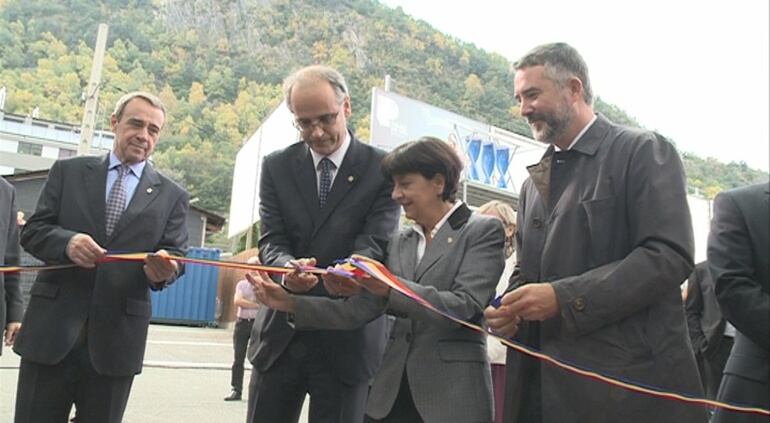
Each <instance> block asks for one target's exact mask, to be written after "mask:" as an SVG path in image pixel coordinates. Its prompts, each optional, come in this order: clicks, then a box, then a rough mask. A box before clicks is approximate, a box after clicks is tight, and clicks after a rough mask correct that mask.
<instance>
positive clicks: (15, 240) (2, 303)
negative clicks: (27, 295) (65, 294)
mask: <svg viewBox="0 0 770 423" xmlns="http://www.w3.org/2000/svg"><path fill="white" fill-rule="evenodd" d="M0 207H2V210H0V260H2V264H3V265H4V266H16V265H18V264H19V226H18V225H17V224H16V191H15V190H14V189H13V186H12V185H11V184H9V183H8V182H7V181H6V180H5V179H3V178H0ZM22 313H23V311H22V302H21V288H20V287H19V274H18V273H0V354H2V353H3V339H2V338H3V334H4V333H5V325H6V324H7V323H9V322H20V321H21V316H22Z"/></svg>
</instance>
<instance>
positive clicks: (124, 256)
mask: <svg viewBox="0 0 770 423" xmlns="http://www.w3.org/2000/svg"><path fill="white" fill-rule="evenodd" d="M147 255H148V253H119V254H118V253H115V254H107V255H106V256H105V257H104V258H103V259H102V260H100V262H101V263H107V262H113V261H135V262H143V261H144V259H145V257H146V256H147ZM169 258H170V259H172V260H175V261H177V262H180V263H189V264H200V265H206V266H218V267H224V268H230V269H241V270H248V271H253V272H266V273H270V274H286V273H291V272H293V271H295V270H300V271H302V272H307V273H314V274H319V275H323V274H326V273H337V274H340V275H343V276H356V275H361V274H362V273H361V272H363V273H365V274H368V275H369V276H371V277H373V278H375V279H377V280H380V281H382V282H383V283H385V284H387V285H388V286H389V287H391V288H392V289H395V290H396V291H398V292H400V293H401V294H403V295H405V296H407V297H409V298H411V299H412V300H414V301H416V302H417V303H419V304H420V305H422V306H423V307H425V308H427V309H428V310H431V311H432V312H434V313H437V314H439V315H441V316H444V317H445V318H447V319H450V320H452V321H453V322H455V323H457V324H459V325H462V326H465V327H467V328H469V329H471V330H475V331H477V332H482V333H485V334H488V335H490V336H492V337H494V338H496V339H497V340H499V341H500V342H502V343H503V344H505V345H507V346H508V347H510V348H513V349H514V350H516V351H518V352H519V353H522V354H525V355H528V356H531V357H534V358H536V359H538V360H541V361H544V362H547V363H550V364H552V365H554V366H556V367H559V368H561V369H564V370H566V371H569V372H571V373H574V374H577V375H580V376H583V377H586V378H589V379H594V380H598V381H600V382H603V383H606V384H609V385H613V386H617V387H620V388H623V389H626V390H629V391H632V392H638V393H642V394H647V395H651V396H654V397H657V398H664V399H668V400H673V401H680V402H685V403H690V404H697V405H704V406H709V407H715V408H722V409H726V410H731V411H736V412H743V413H751V414H759V415H764V416H770V410H765V409H763V408H758V407H746V406H741V405H735V404H729V403H725V402H720V401H714V400H709V399H706V398H697V397H694V396H690V395H686V394H681V393H677V392H669V391H666V390H664V389H660V388H656V387H649V386H644V385H642V384H640V383H636V382H632V381H624V380H621V379H619V378H616V377H612V376H607V375H603V374H601V373H598V372H596V371H593V370H590V369H586V368H582V367H579V366H577V365H575V364H572V363H568V362H566V361H564V360H561V359H559V358H556V357H551V356H549V355H547V354H544V353H542V352H540V351H538V350H536V349H534V348H531V347H528V346H526V345H523V344H521V343H518V342H516V341H514V340H512V339H509V338H506V337H503V336H500V335H498V334H495V333H493V332H490V331H488V330H486V329H485V328H483V327H482V326H479V325H476V324H473V323H469V322H466V321H464V320H462V319H458V318H456V317H454V316H452V315H451V314H449V313H447V312H445V311H443V310H439V309H438V308H436V307H435V306H433V304H431V303H429V302H428V301H426V300H425V299H424V298H422V297H420V296H419V295H417V293H415V292H414V291H412V290H411V289H410V288H409V287H408V286H407V285H406V284H404V283H403V282H401V281H400V280H399V279H398V278H397V277H396V276H395V275H393V274H392V273H391V272H390V270H388V269H387V267H385V266H384V265H383V264H382V263H380V262H378V261H376V260H372V259H370V258H368V257H364V256H359V255H353V256H352V257H351V258H350V259H349V260H347V261H346V262H345V263H344V264H343V265H342V266H341V268H339V269H331V268H330V269H320V268H316V267H300V268H294V267H276V266H265V265H261V264H248V263H241V262H233V261H224V260H212V259H201V258H192V257H176V256H169ZM73 267H77V265H75V264H64V265H48V266H0V273H13V272H27V271H44V270H46V271H49V270H60V269H66V268H73Z"/></svg>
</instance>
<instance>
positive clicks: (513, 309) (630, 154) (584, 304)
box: [486, 43, 706, 423]
mask: <svg viewBox="0 0 770 423" xmlns="http://www.w3.org/2000/svg"><path fill="white" fill-rule="evenodd" d="M515 69H516V74H515V77H514V91H515V95H516V98H517V99H518V100H519V103H520V107H521V114H522V116H524V117H525V118H526V119H527V120H528V121H529V124H530V126H531V128H532V132H533V133H534V135H535V138H536V139H537V140H539V141H542V142H545V143H548V144H550V145H549V147H548V149H547V150H546V152H545V154H544V155H543V157H542V159H541V160H540V162H539V163H537V164H535V165H532V166H529V167H528V170H529V174H530V178H528V179H527V180H526V181H525V182H524V184H523V186H522V188H521V195H520V196H519V210H518V224H517V228H518V231H517V234H516V244H517V248H516V251H517V252H518V260H517V263H518V264H517V265H516V268H515V270H514V274H513V276H512V278H511V286H510V287H509V288H508V289H509V292H508V293H507V294H506V295H505V296H504V297H503V299H502V306H501V307H500V308H499V309H495V308H488V309H487V312H486V315H487V319H488V323H489V326H490V327H492V328H493V329H495V330H497V331H499V332H501V333H503V334H506V335H509V336H513V335H516V336H517V337H518V339H519V340H520V341H521V342H524V343H526V344H528V345H530V346H533V347H535V348H538V349H541V350H542V351H544V352H545V353H546V354H549V355H553V356H556V357H559V358H561V359H563V360H566V361H568V362H571V363H575V364H577V365H580V366H584V367H588V368H591V369H594V370H597V371H599V372H602V373H604V374H607V375H611V376H615V377H618V378H622V379H625V380H631V381H635V382H640V383H643V384H646V385H651V386H656V387H658V388H660V389H665V390H671V391H676V392H683V393H688V394H690V395H702V389H701V387H700V382H699V379H698V374H697V368H696V365H695V359H694V356H693V353H692V351H691V348H690V344H689V342H688V340H687V328H686V326H685V319H684V313H683V307H682V299H681V292H680V288H679V285H680V284H681V282H682V281H684V280H685V278H687V276H688V275H689V274H690V272H691V271H692V268H693V249H694V246H693V235H692V224H691V222H690V213H689V212H688V207H687V199H686V191H685V177H684V170H683V167H682V162H681V160H680V159H679V155H678V154H677V152H676V149H675V148H674V146H673V145H671V143H670V142H668V141H667V140H666V139H664V138H663V137H661V136H660V135H658V134H655V133H653V132H649V131H643V130H639V129H633V128H626V127H622V126H618V125H615V124H614V123H612V122H610V121H609V120H607V119H606V118H604V117H603V116H601V115H596V114H595V113H594V110H593V106H592V100H593V93H592V90H591V84H590V80H589V78H588V69H587V66H586V64H585V62H584V61H583V59H582V57H581V56H580V54H579V53H578V52H577V51H576V50H575V49H574V48H572V47H571V46H569V45H567V44H564V43H555V44H547V45H543V46H540V47H536V48H535V49H533V50H532V51H530V52H529V53H527V54H526V55H524V57H522V59H520V60H519V61H518V62H517V63H516V65H515ZM519 325H521V328H519ZM506 367H507V371H508V375H507V377H506V383H507V386H508V388H507V391H508V393H507V399H508V401H507V402H506V407H505V409H506V410H505V415H506V417H505V421H516V422H542V423H557V422H558V423H570V422H575V423H578V422H581V423H582V422H625V423H631V422H639V423H647V422H671V423H678V422H704V421H705V420H706V413H705V411H704V410H703V409H702V408H701V407H698V406H692V405H688V404H681V403H676V402H673V401H665V400H659V399H654V398H652V397H649V396H647V395H643V394H637V393H633V392H630V391H627V390H624V389H621V388H617V387H612V386H608V385H606V384H603V383H597V382H596V381H593V380H590V379H586V378H582V377H579V376H576V375H574V374H570V373H566V372H564V371H561V370H559V369H557V368H555V367H553V366H548V365H541V364H540V363H539V362H536V361H533V359H532V358H530V357H526V356H523V355H522V354H519V353H517V352H515V351H513V350H509V352H508V359H507V363H506Z"/></svg>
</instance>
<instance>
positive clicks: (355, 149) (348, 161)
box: [313, 136, 366, 236]
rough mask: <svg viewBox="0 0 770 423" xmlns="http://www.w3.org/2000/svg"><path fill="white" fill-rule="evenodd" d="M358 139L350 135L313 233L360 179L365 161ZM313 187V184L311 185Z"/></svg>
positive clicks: (314, 232)
mask: <svg viewBox="0 0 770 423" xmlns="http://www.w3.org/2000/svg"><path fill="white" fill-rule="evenodd" d="M358 143H359V141H358V140H356V139H355V138H353V137H352V136H351V138H350V147H348V151H347V152H346V153H345V158H343V159H342V164H341V165H340V168H339V169H338V170H337V175H336V176H335V177H334V183H333V184H332V189H331V191H329V197H328V198H327V200H326V205H325V206H324V208H322V209H320V210H319V214H318V220H316V224H315V229H314V230H313V235H314V236H315V234H316V232H317V231H318V229H319V228H320V227H321V226H323V224H324V222H325V221H326V219H327V218H328V217H329V216H330V215H331V214H332V212H333V211H334V209H335V208H337V206H338V205H339V204H340V203H341V202H342V200H343V199H344V198H345V195H346V194H347V193H348V191H350V189H351V188H353V186H354V185H355V184H357V183H358V181H359V180H360V179H361V174H362V173H363V171H364V169H363V168H364V166H365V164H366V163H364V161H363V160H362V159H361V149H360V148H359V146H358ZM313 187H315V185H313ZM315 198H316V206H315V207H316V208H318V201H317V199H318V194H317V193H316V196H315Z"/></svg>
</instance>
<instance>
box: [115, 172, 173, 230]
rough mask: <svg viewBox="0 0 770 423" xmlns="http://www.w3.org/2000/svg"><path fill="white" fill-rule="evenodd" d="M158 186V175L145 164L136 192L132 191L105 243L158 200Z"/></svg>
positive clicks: (159, 183) (159, 182)
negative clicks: (126, 205)
mask: <svg viewBox="0 0 770 423" xmlns="http://www.w3.org/2000/svg"><path fill="white" fill-rule="evenodd" d="M160 185H161V181H160V177H159V176H158V173H157V172H156V171H155V169H153V168H152V165H150V163H147V164H146V165H145V166H144V171H143V172H142V177H141V178H140V179H139V185H137V187H136V191H134V196H133V197H132V198H131V201H130V202H129V203H128V208H127V209H126V210H125V211H124V212H123V214H122V215H120V220H118V223H117V224H116V225H115V229H114V230H113V231H112V236H110V238H108V239H107V241H110V240H111V239H113V238H114V237H115V236H116V235H117V234H118V233H120V232H121V231H122V230H123V229H124V228H126V227H128V226H129V224H130V223H131V221H133V220H134V219H135V218H136V217H137V216H139V215H140V214H141V213H142V212H143V211H144V209H146V208H147V206H149V205H150V204H151V203H152V202H153V201H154V200H155V199H156V198H158V195H160ZM102 203H103V202H102ZM102 214H104V213H102ZM102 226H104V225H102Z"/></svg>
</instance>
